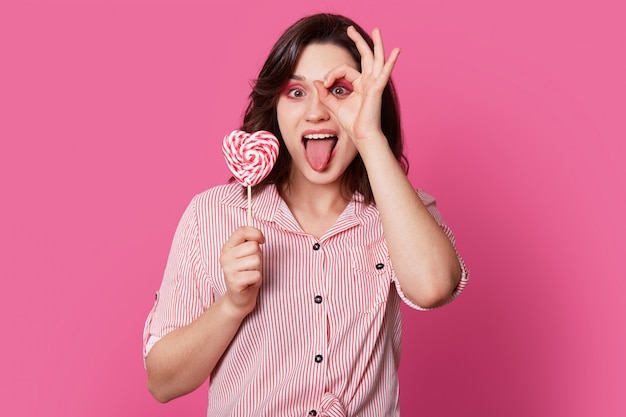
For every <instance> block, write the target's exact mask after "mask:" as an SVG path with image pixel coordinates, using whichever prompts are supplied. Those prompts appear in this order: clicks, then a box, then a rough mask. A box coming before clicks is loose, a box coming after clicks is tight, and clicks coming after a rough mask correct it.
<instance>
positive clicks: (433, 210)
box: [393, 190, 469, 311]
mask: <svg viewBox="0 0 626 417" xmlns="http://www.w3.org/2000/svg"><path fill="white" fill-rule="evenodd" d="M417 194H418V196H419V198H420V200H422V203H424V205H425V206H426V209H427V210H428V212H429V213H430V215H431V216H433V218H434V219H435V221H436V222H437V224H438V225H439V227H441V229H442V230H443V232H444V233H445V235H446V236H447V237H448V239H450V242H451V243H452V246H453V247H454V251H455V252H456V256H457V258H458V259H459V264H460V265H461V279H460V280H459V283H458V285H457V287H456V288H455V289H454V291H453V292H452V294H451V295H450V298H448V300H447V301H446V302H445V303H444V304H442V306H443V305H445V304H448V303H450V302H451V301H452V300H454V299H455V298H456V297H458V295H459V294H460V293H461V292H462V291H463V289H464V288H465V285H466V284H467V280H468V279H469V270H468V269H467V267H466V266H465V262H464V261H463V258H462V257H461V255H459V252H458V251H457V249H456V240H455V239H454V234H453V233H452V230H451V229H450V228H449V227H448V226H447V225H446V224H445V223H444V221H443V218H442V217H441V213H439V210H438V209H437V203H436V201H435V199H434V197H432V196H431V195H429V194H427V193H426V192H424V191H423V190H417ZM393 281H394V282H395V285H396V290H397V291H398V294H399V295H400V298H401V299H402V301H404V302H405V303H406V304H407V305H409V306H410V307H412V308H414V309H416V310H424V311H426V310H432V309H431V308H424V307H420V306H418V305H417V304H415V303H413V302H412V301H411V300H409V299H408V298H407V297H406V296H405V295H404V293H403V292H402V288H401V287H400V282H399V281H398V280H397V279H396V278H395V274H394V280H393Z"/></svg>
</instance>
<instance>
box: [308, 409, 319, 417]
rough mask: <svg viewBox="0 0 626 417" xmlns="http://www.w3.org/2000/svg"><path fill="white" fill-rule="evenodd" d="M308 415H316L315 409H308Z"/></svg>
mask: <svg viewBox="0 0 626 417" xmlns="http://www.w3.org/2000/svg"><path fill="white" fill-rule="evenodd" d="M309 415H310V416H316V415H317V411H315V410H311V411H309Z"/></svg>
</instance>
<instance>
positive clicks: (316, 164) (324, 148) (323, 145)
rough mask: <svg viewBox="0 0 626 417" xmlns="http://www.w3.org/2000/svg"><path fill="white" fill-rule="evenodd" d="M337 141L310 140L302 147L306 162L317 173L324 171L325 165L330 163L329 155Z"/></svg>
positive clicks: (332, 139) (331, 139)
mask: <svg viewBox="0 0 626 417" xmlns="http://www.w3.org/2000/svg"><path fill="white" fill-rule="evenodd" d="M336 142H337V139H335V138H329V139H311V140H307V141H306V143H305V145H304V149H305V151H304V155H305V157H306V160H307V162H308V163H309V165H311V168H313V169H314V170H315V171H317V172H321V171H323V170H324V169H326V165H328V162H329V161H330V155H331V153H332V151H333V148H334V146H335V143H336Z"/></svg>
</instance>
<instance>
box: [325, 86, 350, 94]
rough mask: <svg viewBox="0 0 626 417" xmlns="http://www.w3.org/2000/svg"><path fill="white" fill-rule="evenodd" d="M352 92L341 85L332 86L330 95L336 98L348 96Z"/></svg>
mask: <svg viewBox="0 0 626 417" xmlns="http://www.w3.org/2000/svg"><path fill="white" fill-rule="evenodd" d="M351 92H352V90H350V89H349V88H347V87H344V86H342V85H334V86H332V87H331V88H330V93H331V94H332V95H334V96H337V97H344V96H347V95H350V93H351Z"/></svg>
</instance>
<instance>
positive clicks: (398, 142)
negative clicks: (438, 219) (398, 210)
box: [241, 13, 408, 204]
mask: <svg viewBox="0 0 626 417" xmlns="http://www.w3.org/2000/svg"><path fill="white" fill-rule="evenodd" d="M349 26H353V27H354V28H355V29H356V30H357V31H358V32H359V33H360V34H361V36H363V38H364V39H365V40H366V42H367V43H368V45H369V46H370V48H371V49H372V50H373V45H374V43H373V42H372V39H371V38H370V36H369V35H368V34H367V33H366V32H365V31H364V30H363V29H362V28H361V27H360V26H358V25H357V24H356V23H355V22H353V21H352V20H350V19H348V18H346V17H344V16H339V15H333V14H326V13H321V14H316V15H312V16H308V17H304V18H302V19H300V20H299V21H297V22H296V23H294V24H293V25H292V26H291V27H289V28H288V29H287V30H286V31H285V32H284V33H283V35H282V36H281V37H280V38H279V39H278V41H277V42H276V44H275V45H274V47H273V48H272V50H271V52H270V54H269V56H268V57H267V60H266V61H265V64H264V65H263V68H262V69H261V72H260V73H259V76H258V78H257V79H256V81H255V82H254V83H253V88H252V92H251V93H250V101H249V103H248V108H247V110H246V113H245V116H244V119H243V125H242V127H241V130H244V131H246V132H254V131H257V130H267V131H270V132H272V133H273V134H274V135H276V137H277V138H278V141H279V143H280V152H279V154H278V160H277V161H276V164H275V165H274V167H273V169H272V171H271V172H270V174H269V175H268V176H267V177H266V178H265V179H264V180H263V181H262V182H261V183H260V184H259V187H255V188H256V190H255V191H258V190H259V189H261V188H262V187H264V186H265V185H268V184H276V185H277V186H278V189H279V191H281V189H282V186H283V185H285V184H286V183H287V180H288V178H289V168H290V166H291V156H290V155H289V152H288V151H287V148H286V146H285V143H284V141H283V138H282V136H281V134H280V129H279V127H278V119H277V116H276V103H277V101H278V98H279V95H280V93H281V92H282V90H283V89H284V87H285V85H286V83H287V82H288V80H289V77H290V76H291V75H293V73H292V72H293V69H294V67H295V65H296V61H297V59H298V57H299V55H300V52H301V51H302V49H303V48H304V47H305V46H307V45H309V44H324V43H327V44H333V45H337V46H340V47H342V48H344V49H346V50H347V51H348V52H349V53H350V55H351V56H352V58H353V59H354V61H355V62H356V63H357V64H358V67H359V70H360V69H361V55H360V54H359V51H358V50H357V48H356V45H355V44H354V42H353V41H352V40H351V39H350V38H349V37H348V35H347V29H348V27H349ZM381 128H382V131H383V133H384V134H385V136H386V137H387V140H388V142H389V146H390V147H391V150H392V152H393V154H394V156H395V157H396V159H397V160H398V162H399V163H400V164H401V166H402V168H403V170H404V172H405V173H406V172H408V161H407V159H406V157H405V155H404V153H403V143H402V129H401V126H400V113H399V108H398V103H397V99H396V92H395V89H394V86H393V83H392V82H391V80H389V83H388V84H387V86H386V87H385V89H384V91H383V95H382V109H381ZM343 187H344V191H345V192H347V196H348V197H349V196H351V195H352V194H353V193H354V192H355V191H358V192H360V193H361V194H363V196H364V197H365V202H366V203H367V204H369V203H372V202H373V201H374V196H373V194H372V189H371V187H370V183H369V178H368V177H367V171H366V170H365V165H364V164H363V160H362V159H361V156H360V155H357V156H356V157H355V158H354V160H353V161H352V163H351V164H350V165H349V166H348V168H347V169H346V172H345V173H344V175H343Z"/></svg>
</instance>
